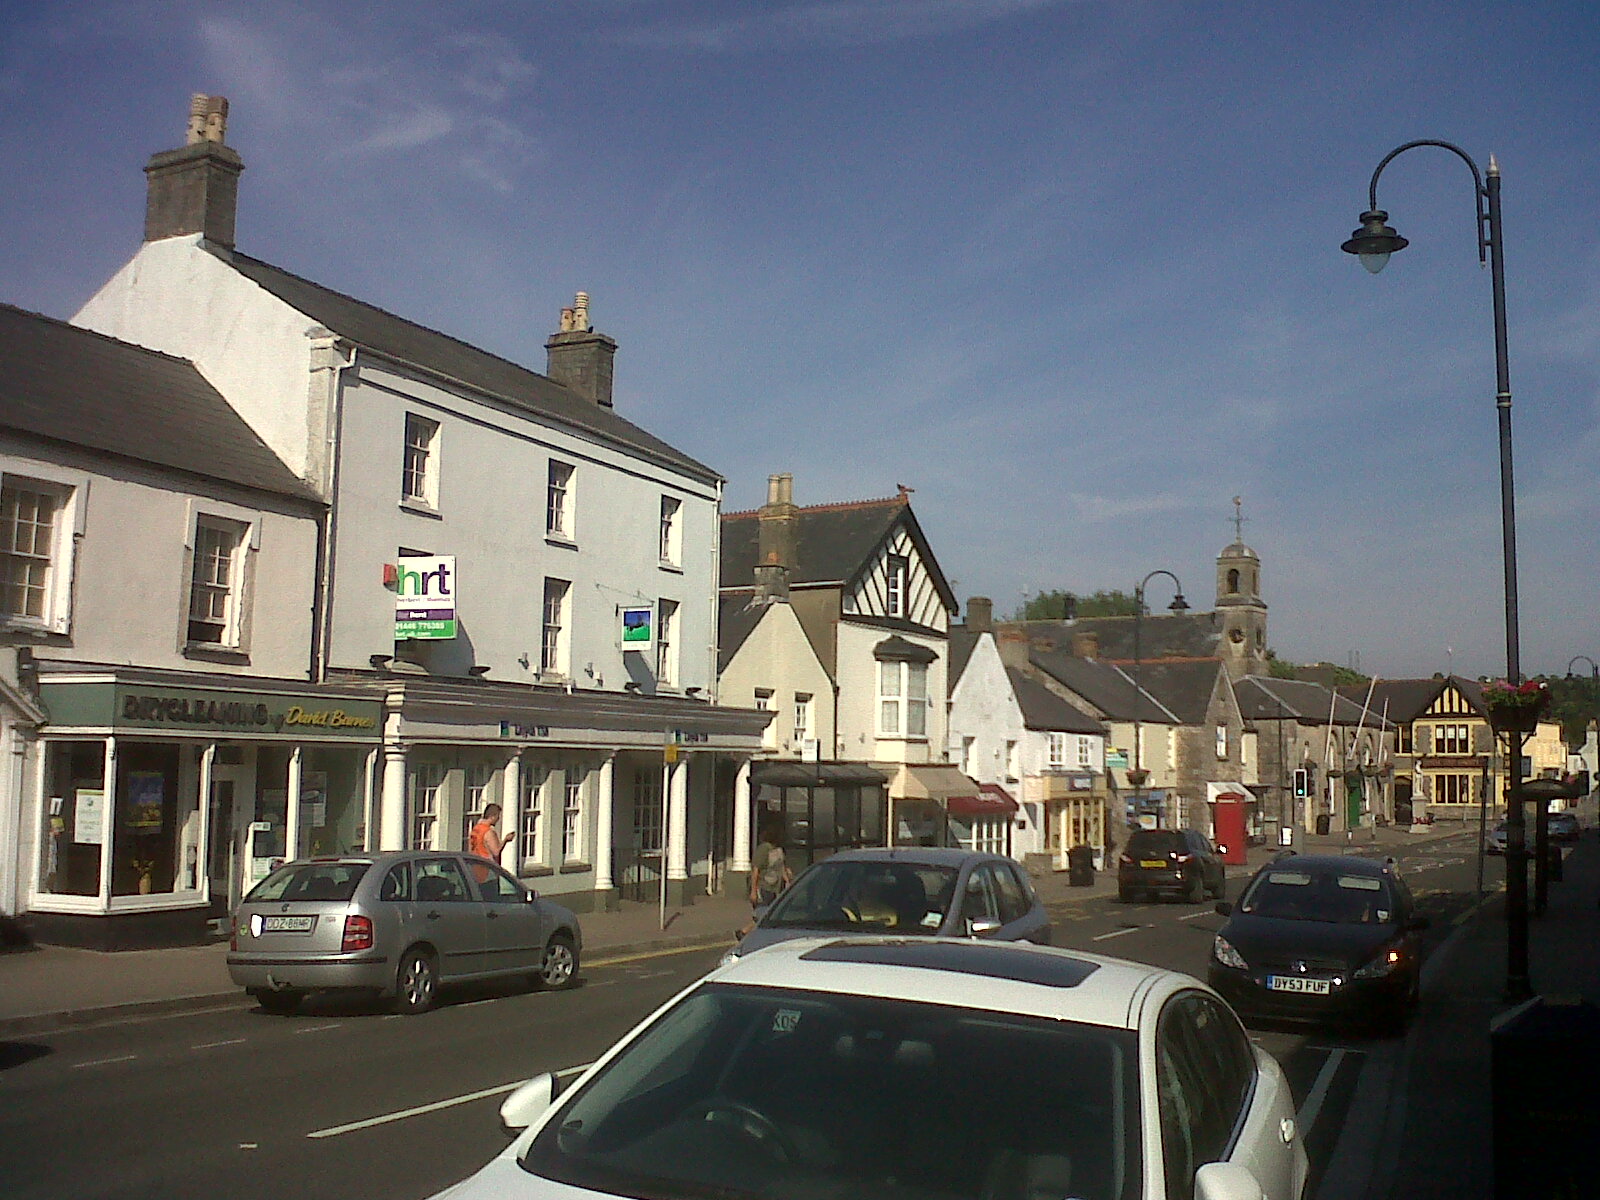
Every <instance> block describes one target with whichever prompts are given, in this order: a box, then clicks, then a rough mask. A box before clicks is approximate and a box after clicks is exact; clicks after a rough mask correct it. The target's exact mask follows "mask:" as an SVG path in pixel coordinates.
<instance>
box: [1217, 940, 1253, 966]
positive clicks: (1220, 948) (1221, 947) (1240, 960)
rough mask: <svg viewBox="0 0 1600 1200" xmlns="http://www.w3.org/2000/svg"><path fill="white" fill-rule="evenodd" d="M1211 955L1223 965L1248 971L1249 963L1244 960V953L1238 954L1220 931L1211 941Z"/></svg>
mask: <svg viewBox="0 0 1600 1200" xmlns="http://www.w3.org/2000/svg"><path fill="white" fill-rule="evenodd" d="M1211 957H1212V958H1214V959H1216V960H1217V961H1218V962H1219V963H1221V964H1222V965H1223V966H1225V967H1233V968H1234V969H1235V970H1239V971H1248V970H1249V969H1250V964H1249V963H1247V962H1245V960H1244V955H1242V954H1240V953H1239V952H1238V951H1237V950H1235V949H1234V948H1233V946H1232V945H1231V944H1230V943H1229V942H1228V939H1227V938H1225V937H1223V936H1222V935H1221V934H1220V933H1219V934H1217V936H1216V937H1215V938H1213V939H1212V942H1211Z"/></svg>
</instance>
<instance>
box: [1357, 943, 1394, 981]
mask: <svg viewBox="0 0 1600 1200" xmlns="http://www.w3.org/2000/svg"><path fill="white" fill-rule="evenodd" d="M1400 959H1401V954H1400V951H1399V950H1397V949H1395V948H1394V947H1393V946H1389V947H1387V948H1386V949H1384V950H1383V952H1382V953H1380V954H1379V955H1378V957H1377V958H1375V959H1373V960H1372V961H1371V962H1369V963H1368V964H1367V965H1366V966H1364V967H1358V968H1357V969H1356V973H1355V978H1357V979H1382V978H1383V977H1384V976H1385V975H1387V974H1388V973H1389V972H1390V971H1392V970H1394V969H1395V968H1396V967H1398V966H1399V965H1400Z"/></svg>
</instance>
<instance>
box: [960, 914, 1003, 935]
mask: <svg viewBox="0 0 1600 1200" xmlns="http://www.w3.org/2000/svg"><path fill="white" fill-rule="evenodd" d="M999 928H1000V922H999V921H997V920H995V919H994V918H993V917H973V918H972V920H970V921H968V922H967V936H968V937H975V938H977V937H988V936H989V935H990V934H992V933H993V932H994V931H995V930H997V929H999Z"/></svg>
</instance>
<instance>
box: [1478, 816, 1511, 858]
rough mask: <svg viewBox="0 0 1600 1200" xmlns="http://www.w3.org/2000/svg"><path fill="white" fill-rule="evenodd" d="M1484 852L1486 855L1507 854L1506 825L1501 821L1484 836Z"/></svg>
mask: <svg viewBox="0 0 1600 1200" xmlns="http://www.w3.org/2000/svg"><path fill="white" fill-rule="evenodd" d="M1483 852H1484V853H1485V854H1504V853H1505V852H1506V823H1505V822H1504V821H1501V822H1500V823H1499V824H1497V825H1496V826H1495V827H1494V828H1493V829H1491V830H1489V832H1488V833H1487V834H1486V835H1485V836H1484V839H1483Z"/></svg>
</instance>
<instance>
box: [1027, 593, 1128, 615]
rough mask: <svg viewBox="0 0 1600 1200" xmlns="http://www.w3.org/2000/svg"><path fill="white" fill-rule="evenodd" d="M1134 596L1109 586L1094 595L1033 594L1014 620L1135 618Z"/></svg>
mask: <svg viewBox="0 0 1600 1200" xmlns="http://www.w3.org/2000/svg"><path fill="white" fill-rule="evenodd" d="M1135 607H1136V606H1135V604H1134V600H1133V596H1132V595H1131V594H1130V593H1128V592H1120V591H1116V590H1114V589H1112V590H1107V589H1105V588H1102V589H1100V590H1099V591H1098V592H1095V593H1094V595H1092V596H1080V595H1078V594H1077V593H1076V592H1068V591H1063V590H1061V589H1059V588H1058V589H1055V590H1053V591H1048V592H1040V593H1039V594H1038V595H1037V596H1029V597H1027V598H1026V599H1024V600H1023V602H1022V607H1021V608H1019V609H1017V612H1016V615H1015V616H1014V617H1012V618H1011V619H1012V620H1013V621H1070V620H1072V619H1073V618H1075V617H1131V616H1133V615H1134V612H1135Z"/></svg>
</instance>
